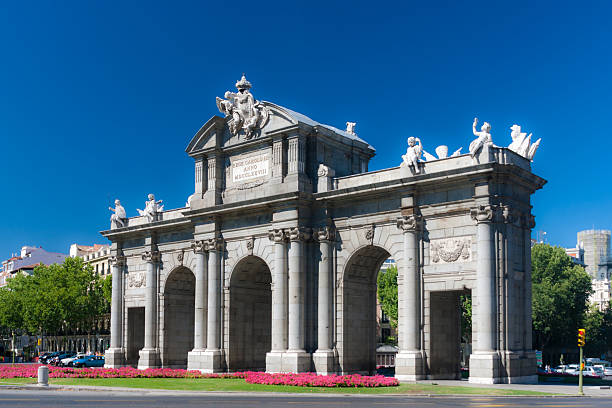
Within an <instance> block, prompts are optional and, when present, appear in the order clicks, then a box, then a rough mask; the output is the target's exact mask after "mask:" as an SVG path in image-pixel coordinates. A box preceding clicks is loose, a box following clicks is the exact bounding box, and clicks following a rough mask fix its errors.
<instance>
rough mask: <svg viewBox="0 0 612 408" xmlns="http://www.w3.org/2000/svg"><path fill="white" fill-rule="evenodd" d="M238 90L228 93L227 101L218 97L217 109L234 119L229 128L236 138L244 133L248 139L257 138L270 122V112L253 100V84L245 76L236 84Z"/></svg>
mask: <svg viewBox="0 0 612 408" xmlns="http://www.w3.org/2000/svg"><path fill="white" fill-rule="evenodd" d="M236 88H238V92H230V91H227V92H226V93H225V95H224V96H225V99H221V98H219V97H217V108H219V111H220V112H221V113H223V114H225V116H226V117H227V116H231V117H232V120H231V121H230V123H229V128H230V132H232V134H233V135H234V136H237V135H238V134H239V133H240V132H241V131H243V132H244V135H245V136H246V138H247V139H251V138H253V136H255V131H256V130H257V129H261V128H262V127H263V126H264V125H265V124H266V123H267V122H268V118H269V116H270V110H269V109H268V108H267V107H265V106H264V105H263V104H262V103H261V102H259V101H256V100H255V98H253V95H252V94H251V92H250V91H249V89H251V83H250V82H249V81H247V79H246V77H245V76H244V75H242V79H241V80H240V81H238V82H236Z"/></svg>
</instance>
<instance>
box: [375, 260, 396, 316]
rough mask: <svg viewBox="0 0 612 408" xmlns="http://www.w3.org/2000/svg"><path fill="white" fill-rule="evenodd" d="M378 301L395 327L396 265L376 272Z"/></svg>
mask: <svg viewBox="0 0 612 408" xmlns="http://www.w3.org/2000/svg"><path fill="white" fill-rule="evenodd" d="M376 284H377V285H378V301H379V303H380V307H381V308H382V310H383V312H385V314H386V315H387V316H388V317H389V323H391V326H393V327H397V266H395V265H392V266H390V267H389V268H388V269H386V270H384V271H383V270H381V271H380V273H379V274H378V277H377V280H376Z"/></svg>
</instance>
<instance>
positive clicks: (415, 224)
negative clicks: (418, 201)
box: [397, 214, 423, 233]
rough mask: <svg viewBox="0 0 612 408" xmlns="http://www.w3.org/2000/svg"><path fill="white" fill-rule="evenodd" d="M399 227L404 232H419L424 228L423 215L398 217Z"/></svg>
mask: <svg viewBox="0 0 612 408" xmlns="http://www.w3.org/2000/svg"><path fill="white" fill-rule="evenodd" d="M397 228H399V229H401V230H402V231H403V232H404V233H407V232H418V231H420V230H421V229H422V228H423V217H422V216H421V215H418V214H412V215H405V216H402V217H399V218H398V219H397Z"/></svg>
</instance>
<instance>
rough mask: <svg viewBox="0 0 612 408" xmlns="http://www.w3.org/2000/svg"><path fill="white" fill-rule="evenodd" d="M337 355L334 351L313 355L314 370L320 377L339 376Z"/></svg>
mask: <svg viewBox="0 0 612 408" xmlns="http://www.w3.org/2000/svg"><path fill="white" fill-rule="evenodd" d="M336 360H337V359H336V354H335V353H334V351H333V350H321V351H316V352H315V353H314V354H313V355H312V361H313V363H314V368H315V371H316V372H317V374H319V375H330V374H337V373H338V368H337V364H336Z"/></svg>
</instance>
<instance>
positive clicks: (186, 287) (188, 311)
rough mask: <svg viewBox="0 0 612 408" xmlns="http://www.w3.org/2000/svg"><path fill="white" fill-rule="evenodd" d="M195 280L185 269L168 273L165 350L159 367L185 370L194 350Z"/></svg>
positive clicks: (165, 309) (165, 295)
mask: <svg viewBox="0 0 612 408" xmlns="http://www.w3.org/2000/svg"><path fill="white" fill-rule="evenodd" d="M194 318H195V276H194V274H193V272H191V271H190V270H189V269H187V268H185V267H181V268H179V269H176V270H174V271H172V272H171V273H170V276H169V277H168V280H167V281H166V285H165V287H164V347H163V354H162V365H163V366H164V367H168V368H187V353H189V352H190V351H191V350H192V349H193V338H194V334H193V333H194Z"/></svg>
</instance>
